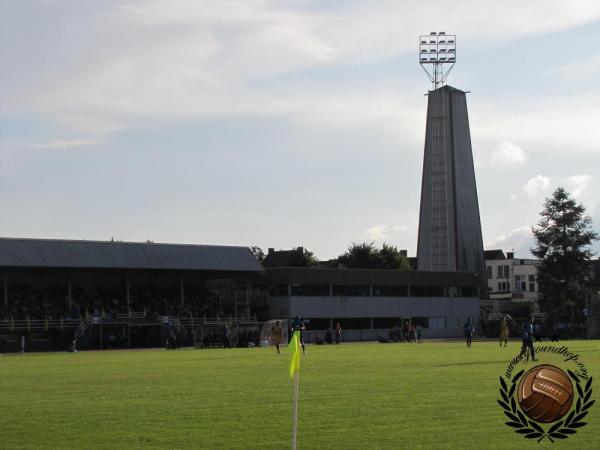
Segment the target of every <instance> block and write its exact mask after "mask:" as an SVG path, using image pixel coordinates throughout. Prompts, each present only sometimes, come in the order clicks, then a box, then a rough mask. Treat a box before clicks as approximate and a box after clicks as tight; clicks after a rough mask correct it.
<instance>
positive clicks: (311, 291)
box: [292, 284, 329, 297]
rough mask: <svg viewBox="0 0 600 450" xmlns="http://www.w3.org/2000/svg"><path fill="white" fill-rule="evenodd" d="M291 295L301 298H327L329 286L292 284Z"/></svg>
mask: <svg viewBox="0 0 600 450" xmlns="http://www.w3.org/2000/svg"><path fill="white" fill-rule="evenodd" d="M292 295H293V296H301V297H329V286H328V285H310V284H292Z"/></svg>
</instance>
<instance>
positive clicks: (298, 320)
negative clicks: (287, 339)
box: [292, 316, 306, 355]
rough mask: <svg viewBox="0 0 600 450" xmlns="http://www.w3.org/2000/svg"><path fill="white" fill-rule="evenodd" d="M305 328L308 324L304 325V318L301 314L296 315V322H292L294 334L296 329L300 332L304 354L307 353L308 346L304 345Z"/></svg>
mask: <svg viewBox="0 0 600 450" xmlns="http://www.w3.org/2000/svg"><path fill="white" fill-rule="evenodd" d="M304 330H306V325H304V319H302V317H300V316H296V318H295V319H294V323H293V324H292V335H293V334H294V331H299V332H300V345H302V354H303V355H305V354H306V347H304Z"/></svg>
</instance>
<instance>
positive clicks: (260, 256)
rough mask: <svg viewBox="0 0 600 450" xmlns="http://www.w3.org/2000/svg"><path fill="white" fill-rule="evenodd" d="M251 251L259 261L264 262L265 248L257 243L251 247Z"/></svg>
mask: <svg viewBox="0 0 600 450" xmlns="http://www.w3.org/2000/svg"><path fill="white" fill-rule="evenodd" d="M250 251H251V252H252V254H253V255H254V257H255V258H256V259H257V260H258V262H259V263H261V264H262V262H263V261H264V260H265V252H263V249H262V248H260V247H258V246H256V245H255V246H254V247H250Z"/></svg>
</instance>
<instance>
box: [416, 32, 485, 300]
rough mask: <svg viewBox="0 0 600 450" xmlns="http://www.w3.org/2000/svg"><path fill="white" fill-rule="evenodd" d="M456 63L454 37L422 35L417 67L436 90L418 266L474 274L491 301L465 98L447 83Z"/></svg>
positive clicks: (431, 97)
mask: <svg viewBox="0 0 600 450" xmlns="http://www.w3.org/2000/svg"><path fill="white" fill-rule="evenodd" d="M455 62H456V36H455V35H449V34H446V33H445V32H443V31H440V32H435V31H434V32H432V33H430V34H429V35H424V36H419V64H420V65H421V67H423V70H425V73H427V76H428V77H429V79H430V81H431V84H432V87H433V89H432V90H431V91H429V92H428V94H427V97H428V99H427V125H426V129H425V152H424V158H423V178H422V184H421V207H420V211H419V239H418V242H417V266H418V269H419V270H424V271H428V270H429V271H439V272H455V271H460V272H470V273H476V274H478V276H479V293H478V294H479V296H480V298H487V296H488V285H487V275H486V269H485V261H484V258H483V239H482V236H481V222H480V217H479V203H478V200H477V186H476V184H475V167H474V164H473V151H472V149H471V132H470V130H469V116H468V113H467V96H466V92H464V91H461V90H460V89H456V88H454V87H452V86H449V85H446V84H445V81H446V78H448V74H449V73H450V71H451V70H452V68H453V67H454V63H455Z"/></svg>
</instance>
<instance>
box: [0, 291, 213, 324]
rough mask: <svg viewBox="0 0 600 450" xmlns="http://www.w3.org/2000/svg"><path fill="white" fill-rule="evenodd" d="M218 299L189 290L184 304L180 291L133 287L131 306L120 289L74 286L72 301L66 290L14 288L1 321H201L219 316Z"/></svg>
mask: <svg viewBox="0 0 600 450" xmlns="http://www.w3.org/2000/svg"><path fill="white" fill-rule="evenodd" d="M217 305H218V302H217V300H216V296H215V295H214V294H213V293H212V292H210V291H209V290H208V289H206V288H203V287H197V288H194V287H189V288H188V289H186V290H185V297H184V302H183V303H182V301H181V292H180V289H179V287H173V288H163V289H160V288H156V287H151V286H141V287H132V288H131V289H130V293H129V302H128V301H127V296H126V293H125V289H124V288H123V287H122V286H120V285H112V286H111V285H107V286H106V285H105V286H95V287H87V288H83V287H82V286H80V285H73V286H72V288H71V298H70V300H69V295H68V292H67V289H66V288H65V287H64V286H60V287H59V286H47V287H43V288H39V287H34V286H30V285H11V286H10V289H9V292H8V302H7V305H6V306H5V304H4V302H3V301H2V302H0V321H8V320H27V319H29V320H59V319H64V320H83V319H84V318H86V317H89V316H102V317H111V316H115V315H117V314H130V313H131V312H136V313H140V312H143V313H144V316H146V317H151V318H154V317H157V316H159V315H168V316H178V317H190V316H195V317H202V316H203V315H207V316H210V315H216V313H217Z"/></svg>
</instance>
